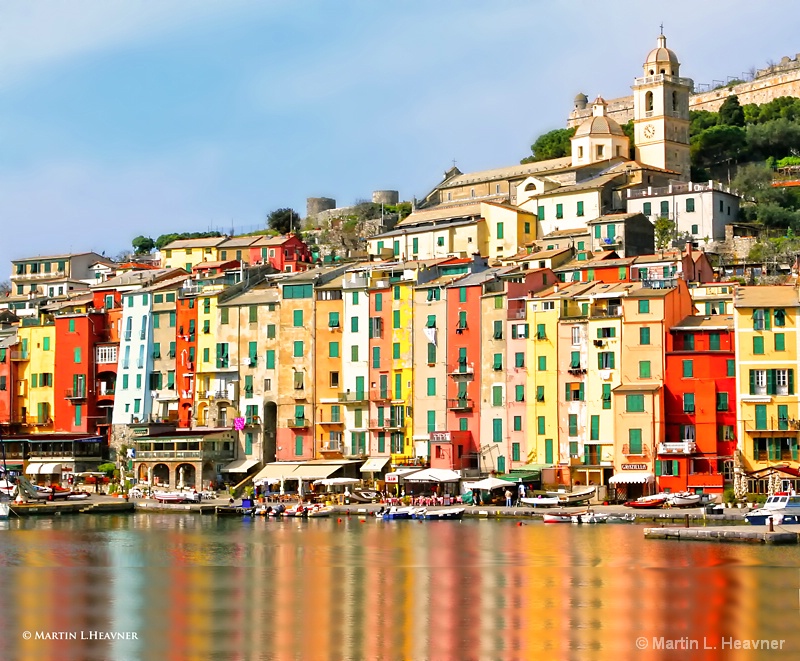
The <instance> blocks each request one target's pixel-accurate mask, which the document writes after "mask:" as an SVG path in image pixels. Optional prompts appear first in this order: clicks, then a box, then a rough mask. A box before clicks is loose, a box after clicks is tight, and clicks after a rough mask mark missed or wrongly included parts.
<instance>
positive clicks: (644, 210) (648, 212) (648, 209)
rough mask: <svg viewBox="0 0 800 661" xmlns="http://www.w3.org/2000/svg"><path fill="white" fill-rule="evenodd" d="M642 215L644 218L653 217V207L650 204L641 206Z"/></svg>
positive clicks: (646, 203)
mask: <svg viewBox="0 0 800 661" xmlns="http://www.w3.org/2000/svg"><path fill="white" fill-rule="evenodd" d="M642 213H643V214H644V215H645V216H651V215H653V205H652V204H651V203H650V202H645V203H644V204H643V205H642Z"/></svg>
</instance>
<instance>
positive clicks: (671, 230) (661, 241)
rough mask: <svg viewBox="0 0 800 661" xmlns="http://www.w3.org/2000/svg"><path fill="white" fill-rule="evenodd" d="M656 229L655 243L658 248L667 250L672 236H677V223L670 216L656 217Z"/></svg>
mask: <svg viewBox="0 0 800 661" xmlns="http://www.w3.org/2000/svg"><path fill="white" fill-rule="evenodd" d="M653 229H654V231H655V243H656V248H657V249H658V250H667V249H668V248H669V247H670V245H671V243H672V238H673V237H674V236H675V223H674V222H672V221H671V220H670V219H669V218H665V217H661V218H658V219H656V222H655V223H654V225H653Z"/></svg>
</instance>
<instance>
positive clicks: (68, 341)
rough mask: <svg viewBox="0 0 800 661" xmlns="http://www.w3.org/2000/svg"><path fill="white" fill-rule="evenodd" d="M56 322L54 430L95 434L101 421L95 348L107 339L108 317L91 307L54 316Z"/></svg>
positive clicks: (101, 311)
mask: <svg viewBox="0 0 800 661" xmlns="http://www.w3.org/2000/svg"><path fill="white" fill-rule="evenodd" d="M54 321H55V327H56V341H55V364H56V366H57V369H56V371H55V374H54V376H53V390H54V393H55V397H54V399H55V402H54V416H53V420H54V431H56V432H72V433H87V434H95V433H96V432H97V429H98V422H100V421H101V418H100V415H99V413H100V411H99V409H98V398H97V392H98V390H99V385H98V379H97V352H96V351H95V349H96V347H97V345H98V343H100V342H101V341H103V340H104V339H105V338H106V335H107V333H106V316H105V314H104V312H103V310H102V309H100V310H98V309H96V308H90V311H89V312H85V313H70V314H58V315H55V316H54Z"/></svg>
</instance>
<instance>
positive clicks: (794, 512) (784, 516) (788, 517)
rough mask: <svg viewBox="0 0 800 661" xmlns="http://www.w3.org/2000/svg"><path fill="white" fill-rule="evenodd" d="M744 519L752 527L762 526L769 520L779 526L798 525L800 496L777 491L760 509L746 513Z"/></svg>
mask: <svg viewBox="0 0 800 661" xmlns="http://www.w3.org/2000/svg"><path fill="white" fill-rule="evenodd" d="M744 518H745V519H747V522H748V523H750V524H752V525H754V526H764V525H766V524H767V523H768V520H769V519H772V522H773V523H779V524H780V523H800V496H798V495H795V494H794V493H791V494H790V493H788V492H786V491H779V492H777V493H775V494H774V495H772V496H769V497H768V498H767V502H766V503H764V505H763V506H762V507H759V508H758V509H757V510H753V511H752V512H748V513H747V514H746V515H745V517H744Z"/></svg>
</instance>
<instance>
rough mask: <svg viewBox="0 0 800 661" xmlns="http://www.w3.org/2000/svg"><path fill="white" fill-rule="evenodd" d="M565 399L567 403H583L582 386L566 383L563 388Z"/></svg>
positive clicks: (580, 384)
mask: <svg viewBox="0 0 800 661" xmlns="http://www.w3.org/2000/svg"><path fill="white" fill-rule="evenodd" d="M564 395H565V399H566V401H568V402H582V401H584V396H583V395H584V393H583V384H582V383H567V384H566V386H565V392H564Z"/></svg>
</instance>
